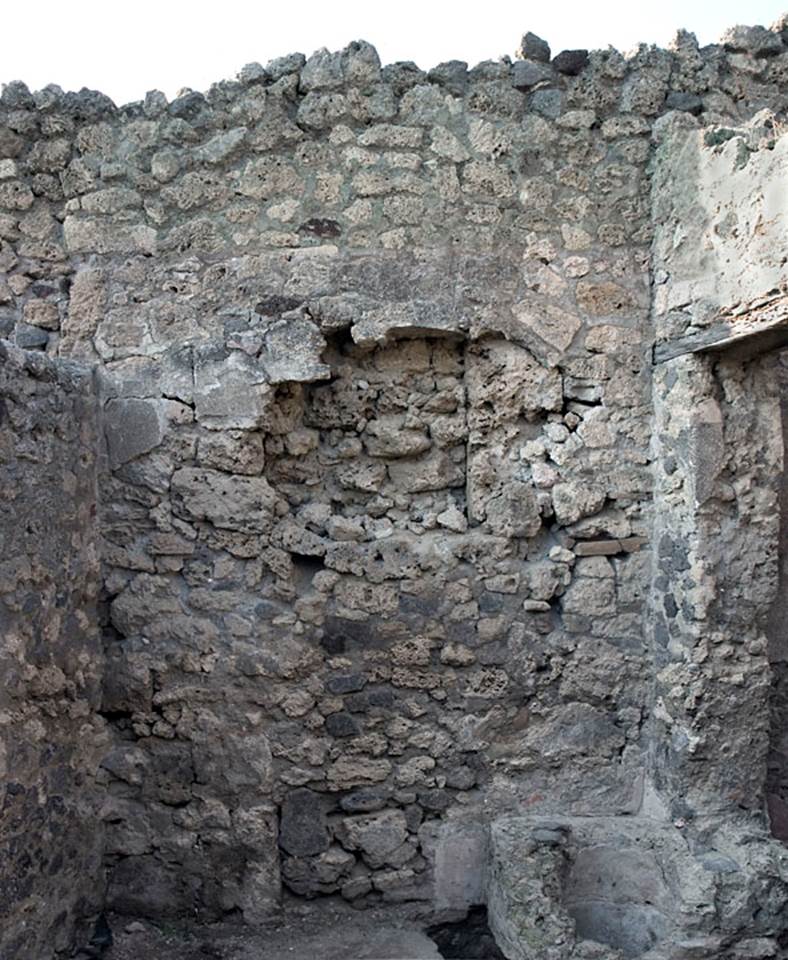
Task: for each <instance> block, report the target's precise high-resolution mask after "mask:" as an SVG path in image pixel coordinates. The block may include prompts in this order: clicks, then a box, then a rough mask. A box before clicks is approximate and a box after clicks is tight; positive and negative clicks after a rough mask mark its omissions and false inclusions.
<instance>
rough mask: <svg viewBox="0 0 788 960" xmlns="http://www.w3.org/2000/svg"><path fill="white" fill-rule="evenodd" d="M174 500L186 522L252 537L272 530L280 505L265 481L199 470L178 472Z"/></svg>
mask: <svg viewBox="0 0 788 960" xmlns="http://www.w3.org/2000/svg"><path fill="white" fill-rule="evenodd" d="M172 498H173V499H172V503H173V510H174V511H175V512H176V514H177V515H179V516H181V517H183V518H184V519H187V520H201V521H207V522H208V523H212V524H213V525H214V526H216V527H222V528H224V529H227V530H241V531H244V532H248V533H262V532H264V531H266V530H268V529H270V527H271V525H272V521H273V516H274V510H275V505H276V501H277V495H276V492H275V491H274V490H273V489H272V488H271V486H270V485H269V484H268V481H267V480H265V479H264V478H263V477H235V476H230V475H228V474H225V473H220V472H219V471H216V470H207V469H200V468H197V467H183V468H181V469H179V470H176V471H175V473H174V474H173V475H172Z"/></svg>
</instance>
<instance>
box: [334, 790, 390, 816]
mask: <svg viewBox="0 0 788 960" xmlns="http://www.w3.org/2000/svg"><path fill="white" fill-rule="evenodd" d="M387 803H388V796H387V795H386V794H385V793H383V792H382V791H380V790H356V792H355V793H349V794H347V795H346V796H344V797H342V799H341V800H340V801H339V805H340V807H342V809H343V810H344V811H345V812H346V813H374V812H375V811H376V810H382V809H383V808H384V807H385V806H386V804H387Z"/></svg>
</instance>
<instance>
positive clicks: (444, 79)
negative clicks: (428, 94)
mask: <svg viewBox="0 0 788 960" xmlns="http://www.w3.org/2000/svg"><path fill="white" fill-rule="evenodd" d="M427 80H428V81H429V82H430V83H439V84H440V85H441V86H443V87H445V88H446V89H447V90H448V91H449V92H450V93H453V94H454V96H456V97H461V96H462V95H463V94H464V93H465V90H466V89H467V86H468V64H467V63H466V62H465V61H464V60H447V61H446V62H445V63H439V64H438V66H437V67H433V68H432V70H430V71H429V73H428V74H427Z"/></svg>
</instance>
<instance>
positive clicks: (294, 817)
mask: <svg viewBox="0 0 788 960" xmlns="http://www.w3.org/2000/svg"><path fill="white" fill-rule="evenodd" d="M279 846H280V847H281V848H282V849H283V850H285V851H287V853H289V854H291V855H292V856H294V857H314V856H317V855H318V854H320V853H323V852H324V851H325V850H328V847H329V836H328V830H327V829H326V822H325V810H324V808H323V800H322V797H321V796H320V794H318V793H315V792H314V790H308V789H307V788H306V787H302V788H299V789H298V790H292V791H291V792H290V793H288V795H287V796H286V797H285V801H284V803H283V804H282V818H281V821H280V824H279Z"/></svg>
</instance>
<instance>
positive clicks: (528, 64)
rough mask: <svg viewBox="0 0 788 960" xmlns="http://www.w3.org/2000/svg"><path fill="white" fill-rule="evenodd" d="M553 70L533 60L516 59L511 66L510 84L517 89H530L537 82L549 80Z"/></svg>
mask: <svg viewBox="0 0 788 960" xmlns="http://www.w3.org/2000/svg"><path fill="white" fill-rule="evenodd" d="M552 77H553V71H552V70H551V69H550V67H549V66H548V65H547V64H545V63H535V62H534V61H533V60H517V61H516V63H514V64H513V66H512V86H514V87H516V88H517V89H518V90H530V88H531V87H535V86H536V84H537V83H542V81H544V80H551V79H552Z"/></svg>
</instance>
